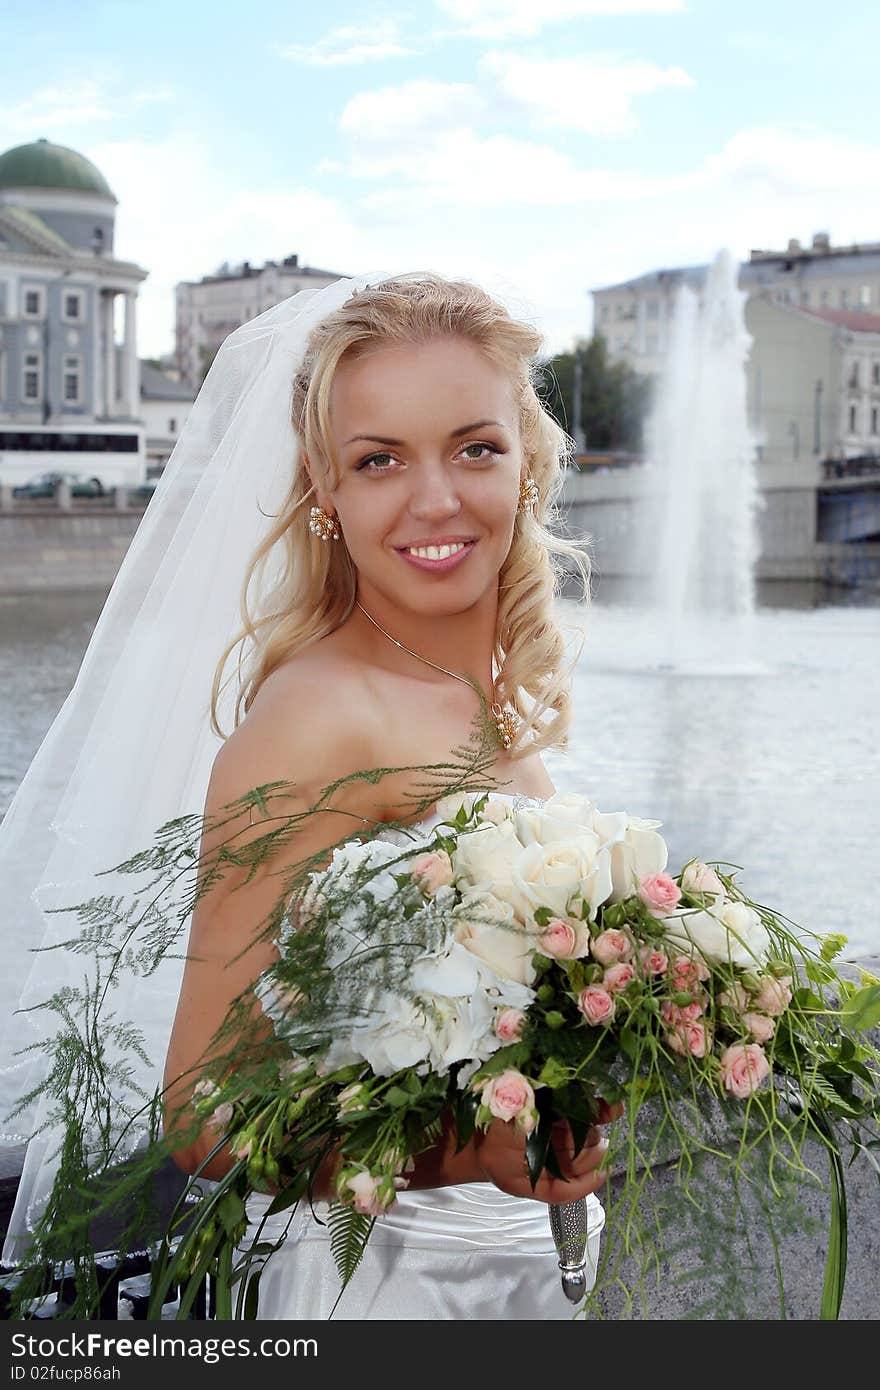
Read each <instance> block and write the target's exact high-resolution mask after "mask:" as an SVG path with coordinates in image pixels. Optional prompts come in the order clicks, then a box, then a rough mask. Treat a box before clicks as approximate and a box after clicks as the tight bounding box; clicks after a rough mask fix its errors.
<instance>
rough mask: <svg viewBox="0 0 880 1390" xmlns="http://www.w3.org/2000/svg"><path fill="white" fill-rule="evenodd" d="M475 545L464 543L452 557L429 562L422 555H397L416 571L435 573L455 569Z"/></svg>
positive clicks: (404, 553) (405, 551)
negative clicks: (413, 566)
mask: <svg viewBox="0 0 880 1390" xmlns="http://www.w3.org/2000/svg"><path fill="white" fill-rule="evenodd" d="M476 543H477V542H476V541H465V542H464V548H463V549H462V550H457V551H456V552H455V554H454V555H447V557H446V559H445V560H429V559H427V557H425V556H422V555H411V554H410V552H409V551H408V550H400V551H398V554H399V555H402V556H403V558H404V560H406V561H407V563H408V564H410V565H415V567H416V569H420V570H433V571H434V572H435V573H437V572H440V571H443V570H451V569H455V566H456V565H458V564H461V562H462V560H464V559H466V558H467V556H468V555H470V553H471V551H472V550H473V548H474V546H475V545H476Z"/></svg>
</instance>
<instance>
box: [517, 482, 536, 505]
mask: <svg viewBox="0 0 880 1390" xmlns="http://www.w3.org/2000/svg"><path fill="white" fill-rule="evenodd" d="M540 496H541V494H540V493H539V491H538V484H537V483H536V482H535V480H534V478H523V479H522V480H521V482H520V485H519V504H518V506H517V509H516V510H517V511H518V512H533V511H534V510H535V508H536V507H537V505H538V502H539V500H540Z"/></svg>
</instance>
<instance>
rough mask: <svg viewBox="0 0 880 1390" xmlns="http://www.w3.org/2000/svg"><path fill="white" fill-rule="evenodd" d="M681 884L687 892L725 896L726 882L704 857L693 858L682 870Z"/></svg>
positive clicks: (717, 896) (718, 896)
mask: <svg viewBox="0 0 880 1390" xmlns="http://www.w3.org/2000/svg"><path fill="white" fill-rule="evenodd" d="M681 886H682V888H683V889H684V891H685V893H711V894H712V895H713V897H716V898H723V897H724V884H723V883H722V882H721V879H720V878H719V877H718V875H717V874H716V872H715V870H714V869H712V868H710V867H709V865H708V864H704V863H703V861H702V859H693V860H691V862H690V864H686V865H685V867H684V869H683V870H682V875H681Z"/></svg>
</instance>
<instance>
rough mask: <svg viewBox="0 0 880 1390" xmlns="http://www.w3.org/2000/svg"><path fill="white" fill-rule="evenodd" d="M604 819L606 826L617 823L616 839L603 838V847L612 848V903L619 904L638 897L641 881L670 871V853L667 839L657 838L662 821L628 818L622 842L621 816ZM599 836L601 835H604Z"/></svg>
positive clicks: (660, 836)
mask: <svg viewBox="0 0 880 1390" xmlns="http://www.w3.org/2000/svg"><path fill="white" fill-rule="evenodd" d="M600 819H601V820H602V821H603V822H607V821H608V820H612V821H613V822H614V824H613V835H614V838H613V839H611V840H605V839H604V836H603V843H605V844H606V845H607V846H608V849H609V852H610V855H611V877H612V880H613V884H614V887H613V891H612V894H611V901H612V902H613V903H619V902H622V901H623V899H624V898H629V897H631V896H632V894H633V893H635V891H636V889H637V887H638V884H639V879H640V878H643V877H644V876H645V875H646V874H662V872H663V870H664V869H665V868H666V863H667V860H668V858H669V851H668V850H667V848H666V841H665V840H664V839H663V836H662V835H658V834H657V826H658V825H661V824H662V821H658V820H643V819H642V818H641V817H639V816H627V817H626V828H625V829H624V830H623V835H622V838H618V837H619V835H620V823H619V819H618V816H616V815H615V816H613V817H607V816H603V817H601V818H600ZM611 828H612V827H609V829H611ZM599 833H600V834H601V831H600V832H599Z"/></svg>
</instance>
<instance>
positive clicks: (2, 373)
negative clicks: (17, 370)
mask: <svg viewBox="0 0 880 1390" xmlns="http://www.w3.org/2000/svg"><path fill="white" fill-rule="evenodd" d="M5 399H6V353H5V352H4V351H3V348H2V347H0V402H2V401H3V400H5Z"/></svg>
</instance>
